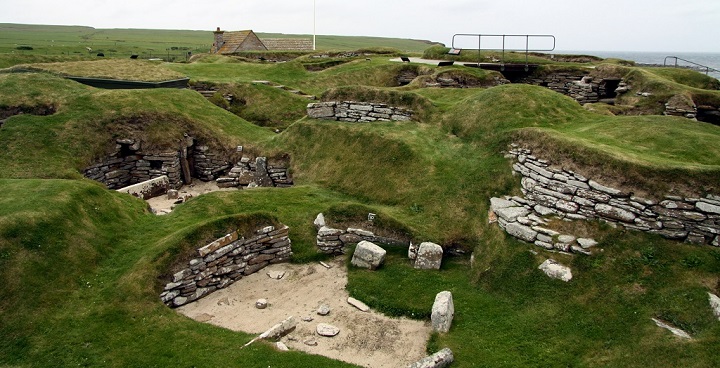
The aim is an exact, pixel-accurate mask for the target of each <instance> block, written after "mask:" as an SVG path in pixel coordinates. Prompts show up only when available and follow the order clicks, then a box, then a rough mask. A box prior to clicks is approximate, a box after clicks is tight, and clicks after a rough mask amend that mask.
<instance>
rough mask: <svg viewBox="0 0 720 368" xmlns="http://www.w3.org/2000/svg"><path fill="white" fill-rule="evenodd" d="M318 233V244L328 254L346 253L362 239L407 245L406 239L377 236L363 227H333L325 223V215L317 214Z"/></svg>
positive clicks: (316, 225)
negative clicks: (350, 246) (347, 249)
mask: <svg viewBox="0 0 720 368" xmlns="http://www.w3.org/2000/svg"><path fill="white" fill-rule="evenodd" d="M314 224H315V228H316V229H317V230H318V233H317V246H318V248H319V249H320V252H322V253H326V254H345V250H346V248H347V247H348V246H349V245H351V244H357V243H360V242H362V241H368V242H371V243H380V244H386V245H398V246H404V245H407V244H406V243H405V242H404V241H401V240H397V239H392V238H387V237H383V236H377V235H375V234H374V233H372V232H371V231H367V230H363V229H354V228H348V229H345V230H343V229H333V228H330V227H328V226H326V224H325V216H323V214H322V213H321V214H319V215H317V217H316V218H315V221H314Z"/></svg>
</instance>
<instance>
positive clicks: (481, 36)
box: [452, 33, 555, 67]
mask: <svg viewBox="0 0 720 368" xmlns="http://www.w3.org/2000/svg"><path fill="white" fill-rule="evenodd" d="M458 36H460V37H468V36H470V37H477V38H478V65H479V64H480V63H481V62H482V55H481V51H482V50H483V48H482V38H483V37H485V38H489V37H502V49H501V50H502V63H503V64H505V51H525V66H526V67H527V65H528V53H529V52H530V51H532V52H550V51H554V50H555V36H553V35H504V34H503V35H491V34H490V35H488V34H486V35H484V34H472V33H457V34H455V35H453V38H452V48H453V49H461V48H460V47H455V37H458ZM508 37H524V38H525V48H524V49H508V48H505V39H506V38H508ZM530 38H552V48H551V49H530ZM486 50H488V51H498V50H499V49H486Z"/></svg>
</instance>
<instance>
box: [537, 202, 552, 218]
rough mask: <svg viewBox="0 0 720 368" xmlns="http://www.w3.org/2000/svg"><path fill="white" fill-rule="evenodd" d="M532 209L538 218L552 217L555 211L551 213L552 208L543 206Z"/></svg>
mask: <svg viewBox="0 0 720 368" xmlns="http://www.w3.org/2000/svg"><path fill="white" fill-rule="evenodd" d="M533 209H534V210H535V212H537V213H538V214H539V215H540V216H547V215H552V214H553V213H555V211H553V210H552V208H549V207H545V206H543V205H537V206H535V207H533Z"/></svg>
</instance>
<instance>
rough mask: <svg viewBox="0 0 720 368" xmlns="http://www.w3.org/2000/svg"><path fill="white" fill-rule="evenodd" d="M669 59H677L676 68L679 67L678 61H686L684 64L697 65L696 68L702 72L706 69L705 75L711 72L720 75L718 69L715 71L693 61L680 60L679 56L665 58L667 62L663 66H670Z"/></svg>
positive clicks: (664, 61)
mask: <svg viewBox="0 0 720 368" xmlns="http://www.w3.org/2000/svg"><path fill="white" fill-rule="evenodd" d="M668 59H675V65H674V67H675V68H677V67H678V60H682V61H684V62H686V63H689V64H692V65H695V66H696V67H698V68H699V69H700V70H702V69H705V75H708V74H710V72H713V73H720V70H717V69H715V68H711V67H709V66H706V65H702V64H698V63H696V62H693V61H690V60H685V59H683V58H679V57H677V56H666V57H665V60H663V66H668V65H667V60H668Z"/></svg>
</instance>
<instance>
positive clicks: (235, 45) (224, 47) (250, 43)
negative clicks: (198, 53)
mask: <svg viewBox="0 0 720 368" xmlns="http://www.w3.org/2000/svg"><path fill="white" fill-rule="evenodd" d="M213 34H214V35H215V42H213V46H212V49H211V50H210V52H211V53H213V54H234V53H237V52H242V51H312V50H313V43H312V40H311V39H305V38H265V39H260V38H259V37H258V36H257V35H256V34H255V32H253V31H252V30H245V31H235V32H226V31H221V30H220V27H218V28H217V30H216V31H215V32H213Z"/></svg>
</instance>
